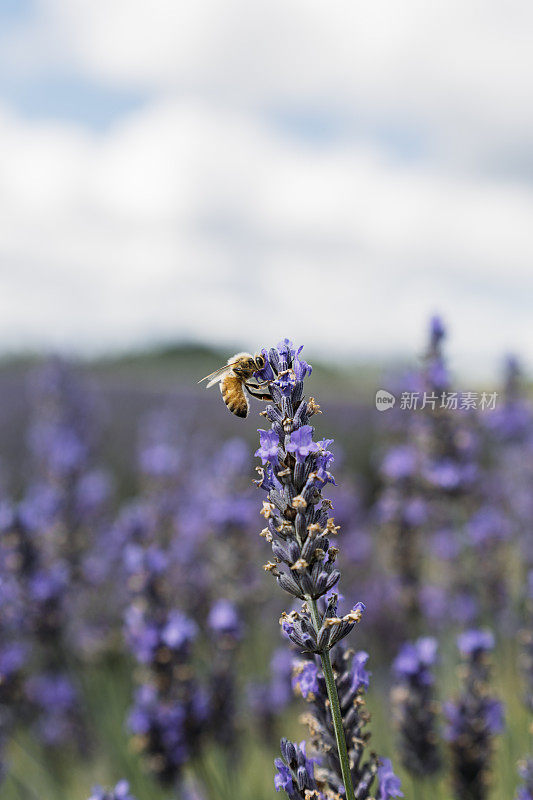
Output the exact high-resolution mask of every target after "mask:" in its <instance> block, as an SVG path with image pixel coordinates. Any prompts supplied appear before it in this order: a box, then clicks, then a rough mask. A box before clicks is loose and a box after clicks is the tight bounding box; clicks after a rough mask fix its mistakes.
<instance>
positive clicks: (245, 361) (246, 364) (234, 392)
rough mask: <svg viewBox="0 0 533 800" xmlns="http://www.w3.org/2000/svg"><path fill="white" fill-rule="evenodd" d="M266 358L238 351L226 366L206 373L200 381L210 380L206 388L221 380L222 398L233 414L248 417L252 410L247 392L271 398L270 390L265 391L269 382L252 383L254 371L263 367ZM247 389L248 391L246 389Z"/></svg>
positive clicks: (261, 398) (254, 395)
mask: <svg viewBox="0 0 533 800" xmlns="http://www.w3.org/2000/svg"><path fill="white" fill-rule="evenodd" d="M264 366H265V358H264V356H262V355H261V354H260V353H258V354H256V355H255V356H252V355H251V354H250V353H236V354H235V355H234V356H231V358H228V363H227V364H226V365H225V366H224V367H220V369H217V370H215V371H214V372H212V373H211V375H206V377H205V378H202V380H201V381H198V383H202V381H208V384H207V386H206V389H209V387H210V386H214V385H215V383H219V382H220V391H221V393H222V399H223V400H224V402H225V404H226V405H227V407H228V408H229V410H230V411H231V413H232V414H235V416H237V417H247V416H248V411H249V410H250V403H249V401H248V397H247V394H246V393H247V392H248V394H250V395H251V396H252V397H257V398H259V399H260V400H271V397H270V393H268V390H267V391H265V387H267V384H268V382H267V381H264V382H263V383H260V382H258V381H256V382H255V383H251V382H250V381H251V379H252V378H253V375H254V372H257V371H258V370H260V369H263V367H264ZM245 390H246V391H245Z"/></svg>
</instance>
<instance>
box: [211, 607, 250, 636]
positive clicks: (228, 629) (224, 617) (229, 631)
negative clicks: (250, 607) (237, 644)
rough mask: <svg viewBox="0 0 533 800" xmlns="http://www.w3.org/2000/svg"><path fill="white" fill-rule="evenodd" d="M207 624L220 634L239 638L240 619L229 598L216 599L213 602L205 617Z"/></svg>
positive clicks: (240, 631) (240, 630)
mask: <svg viewBox="0 0 533 800" xmlns="http://www.w3.org/2000/svg"><path fill="white" fill-rule="evenodd" d="M207 624H208V625H209V627H210V628H211V629H212V630H213V631H215V633H217V634H219V635H221V636H231V637H233V638H234V639H239V638H240V636H241V633H242V623H241V619H240V617H239V614H238V612H237V609H236V607H235V605H234V604H233V603H231V602H230V601H229V600H217V601H216V603H214V605H213V606H212V607H211V610H210V612H209V615H208V617H207Z"/></svg>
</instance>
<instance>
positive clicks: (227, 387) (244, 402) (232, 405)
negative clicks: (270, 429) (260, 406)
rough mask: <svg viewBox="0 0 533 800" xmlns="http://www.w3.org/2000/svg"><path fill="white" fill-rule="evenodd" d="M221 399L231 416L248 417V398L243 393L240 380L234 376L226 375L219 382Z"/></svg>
mask: <svg viewBox="0 0 533 800" xmlns="http://www.w3.org/2000/svg"><path fill="white" fill-rule="evenodd" d="M220 391H221V392H222V399H223V400H224V402H225V404H226V405H227V407H228V408H229V410H230V411H231V413H232V414H235V416H237V417H247V416H248V398H247V397H246V395H245V393H244V388H243V385H242V381H241V379H240V378H237V377H236V376H235V375H227V376H226V377H225V378H224V379H223V380H222V381H221V382H220Z"/></svg>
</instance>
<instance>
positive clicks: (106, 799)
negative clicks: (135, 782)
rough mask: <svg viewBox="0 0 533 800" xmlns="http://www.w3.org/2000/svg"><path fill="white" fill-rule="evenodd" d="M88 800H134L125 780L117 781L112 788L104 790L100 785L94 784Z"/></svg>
mask: <svg viewBox="0 0 533 800" xmlns="http://www.w3.org/2000/svg"><path fill="white" fill-rule="evenodd" d="M88 800H136V798H135V797H134V796H133V795H132V794H131V793H130V785H129V783H128V782H127V781H119V782H118V783H117V785H116V786H115V788H114V789H110V790H109V791H106V790H105V789H102V787H101V786H95V787H94V788H93V790H92V792H91V796H90V797H89V798H88Z"/></svg>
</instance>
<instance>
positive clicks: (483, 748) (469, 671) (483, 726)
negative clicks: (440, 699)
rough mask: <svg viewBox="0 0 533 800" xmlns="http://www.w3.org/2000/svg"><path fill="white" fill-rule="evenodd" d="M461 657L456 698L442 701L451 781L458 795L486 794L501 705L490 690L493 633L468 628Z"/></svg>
mask: <svg viewBox="0 0 533 800" xmlns="http://www.w3.org/2000/svg"><path fill="white" fill-rule="evenodd" d="M458 647H459V650H460V653H461V655H462V657H463V661H464V686H463V691H462V693H461V695H460V696H459V698H458V699H457V700H456V701H454V702H448V703H446V704H445V705H444V712H445V715H446V718H447V723H448V724H447V729H446V738H447V740H448V742H449V743H450V750H451V757H452V784H453V787H454V791H455V796H456V797H458V798H465V800H466V799H467V798H468V799H469V798H479V799H480V800H481V799H482V798H485V797H486V796H487V790H488V785H489V775H490V769H491V766H492V758H493V751H494V743H493V739H494V736H495V735H496V734H498V733H501V732H502V729H503V706H502V704H501V703H500V701H499V700H497V699H496V698H494V697H492V696H491V694H490V685H489V680H490V657H489V654H490V651H491V650H492V649H493V647H494V637H493V635H492V633H491V632H490V631H487V630H470V631H466V632H465V633H463V634H461V635H460V636H459V637H458Z"/></svg>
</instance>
